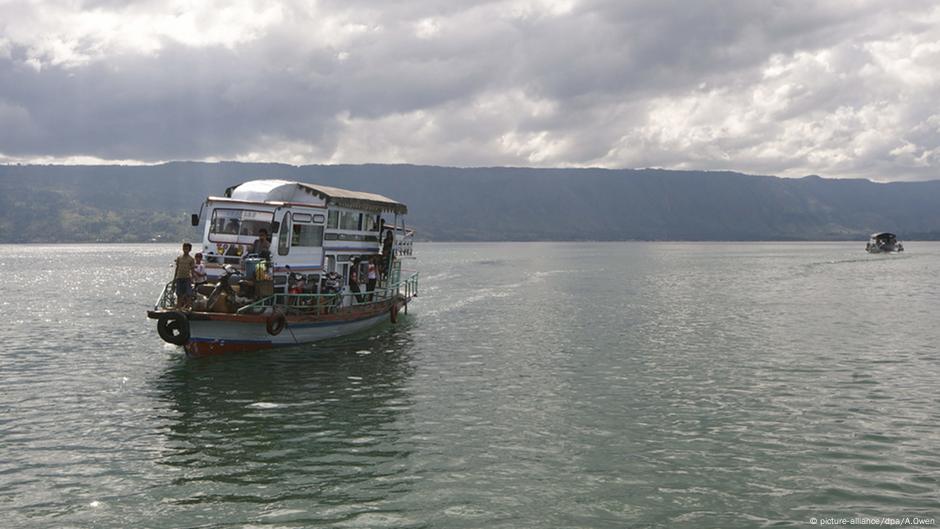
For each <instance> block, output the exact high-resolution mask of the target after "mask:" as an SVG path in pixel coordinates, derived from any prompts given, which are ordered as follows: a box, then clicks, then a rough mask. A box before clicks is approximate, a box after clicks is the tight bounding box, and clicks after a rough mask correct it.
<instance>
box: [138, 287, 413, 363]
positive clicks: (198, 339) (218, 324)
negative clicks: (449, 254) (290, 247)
mask: <svg viewBox="0 0 940 529" xmlns="http://www.w3.org/2000/svg"><path fill="white" fill-rule="evenodd" d="M406 304H407V300H406V299H401V298H400V299H398V300H394V301H391V300H390V301H388V302H384V303H376V304H373V305H372V306H369V307H364V308H362V309H359V310H354V311H344V312H341V313H337V314H326V315H317V316H302V315H299V316H281V317H282V318H283V327H282V328H280V329H279V328H278V327H279V326H278V325H272V318H274V317H275V316H274V315H272V314H270V313H269V314H259V315H242V314H219V313H204V312H190V313H186V314H185V317H186V319H187V320H188V330H189V338H188V339H187V340H186V342H185V343H184V344H183V349H184V350H185V351H186V354H187V355H189V356H211V355H221V354H227V353H238V352H250V351H259V350H263V349H271V348H276V347H290V346H296V345H301V344H307V343H313V342H317V341H321V340H326V339H330V338H338V337H341V336H346V335H349V334H354V333H357V332H360V331H363V330H366V329H368V328H370V327H373V326H375V325H378V324H381V323H383V322H386V321H390V320H391V321H394V320H395V315H397V312H398V311H399V310H400V309H402V308H404V307H405V306H406ZM159 315H160V313H159V312H154V313H153V314H151V317H156V318H159Z"/></svg>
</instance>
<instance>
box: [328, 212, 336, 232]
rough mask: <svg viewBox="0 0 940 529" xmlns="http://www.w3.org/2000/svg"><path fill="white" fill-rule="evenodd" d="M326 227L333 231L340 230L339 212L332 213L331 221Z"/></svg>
mask: <svg viewBox="0 0 940 529" xmlns="http://www.w3.org/2000/svg"><path fill="white" fill-rule="evenodd" d="M326 227H327V228H328V229H331V230H335V229H336V228H339V211H335V210H334V211H331V212H330V220H329V221H328V222H327V223H326Z"/></svg>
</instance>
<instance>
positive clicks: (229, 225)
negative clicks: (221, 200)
mask: <svg viewBox="0 0 940 529" xmlns="http://www.w3.org/2000/svg"><path fill="white" fill-rule="evenodd" d="M272 220H274V214H273V213H271V212H267V211H253V210H248V209H221V208H220V209H214V210H212V219H211V221H210V223H209V240H210V241H211V240H214V239H213V238H212V235H247V236H257V235H258V231H259V230H261V229H265V230H270V229H271V221H272Z"/></svg>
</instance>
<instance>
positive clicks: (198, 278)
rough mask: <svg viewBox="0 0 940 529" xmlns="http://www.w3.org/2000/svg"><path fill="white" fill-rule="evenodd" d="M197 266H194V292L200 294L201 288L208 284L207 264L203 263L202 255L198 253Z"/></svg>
mask: <svg viewBox="0 0 940 529" xmlns="http://www.w3.org/2000/svg"><path fill="white" fill-rule="evenodd" d="M195 257H196V264H195V265H194V266H193V290H194V291H195V292H199V287H201V286H202V285H204V284H205V283H206V279H207V278H208V276H207V275H206V264H205V263H203V262H202V253H197V254H196V255H195Z"/></svg>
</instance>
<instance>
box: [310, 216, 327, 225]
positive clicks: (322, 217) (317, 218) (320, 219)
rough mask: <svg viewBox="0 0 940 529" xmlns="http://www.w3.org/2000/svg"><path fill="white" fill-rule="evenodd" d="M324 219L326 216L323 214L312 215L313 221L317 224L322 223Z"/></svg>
mask: <svg viewBox="0 0 940 529" xmlns="http://www.w3.org/2000/svg"><path fill="white" fill-rule="evenodd" d="M325 220H326V217H324V216H323V215H314V216H313V222H316V223H318V224H323V221H325Z"/></svg>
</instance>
